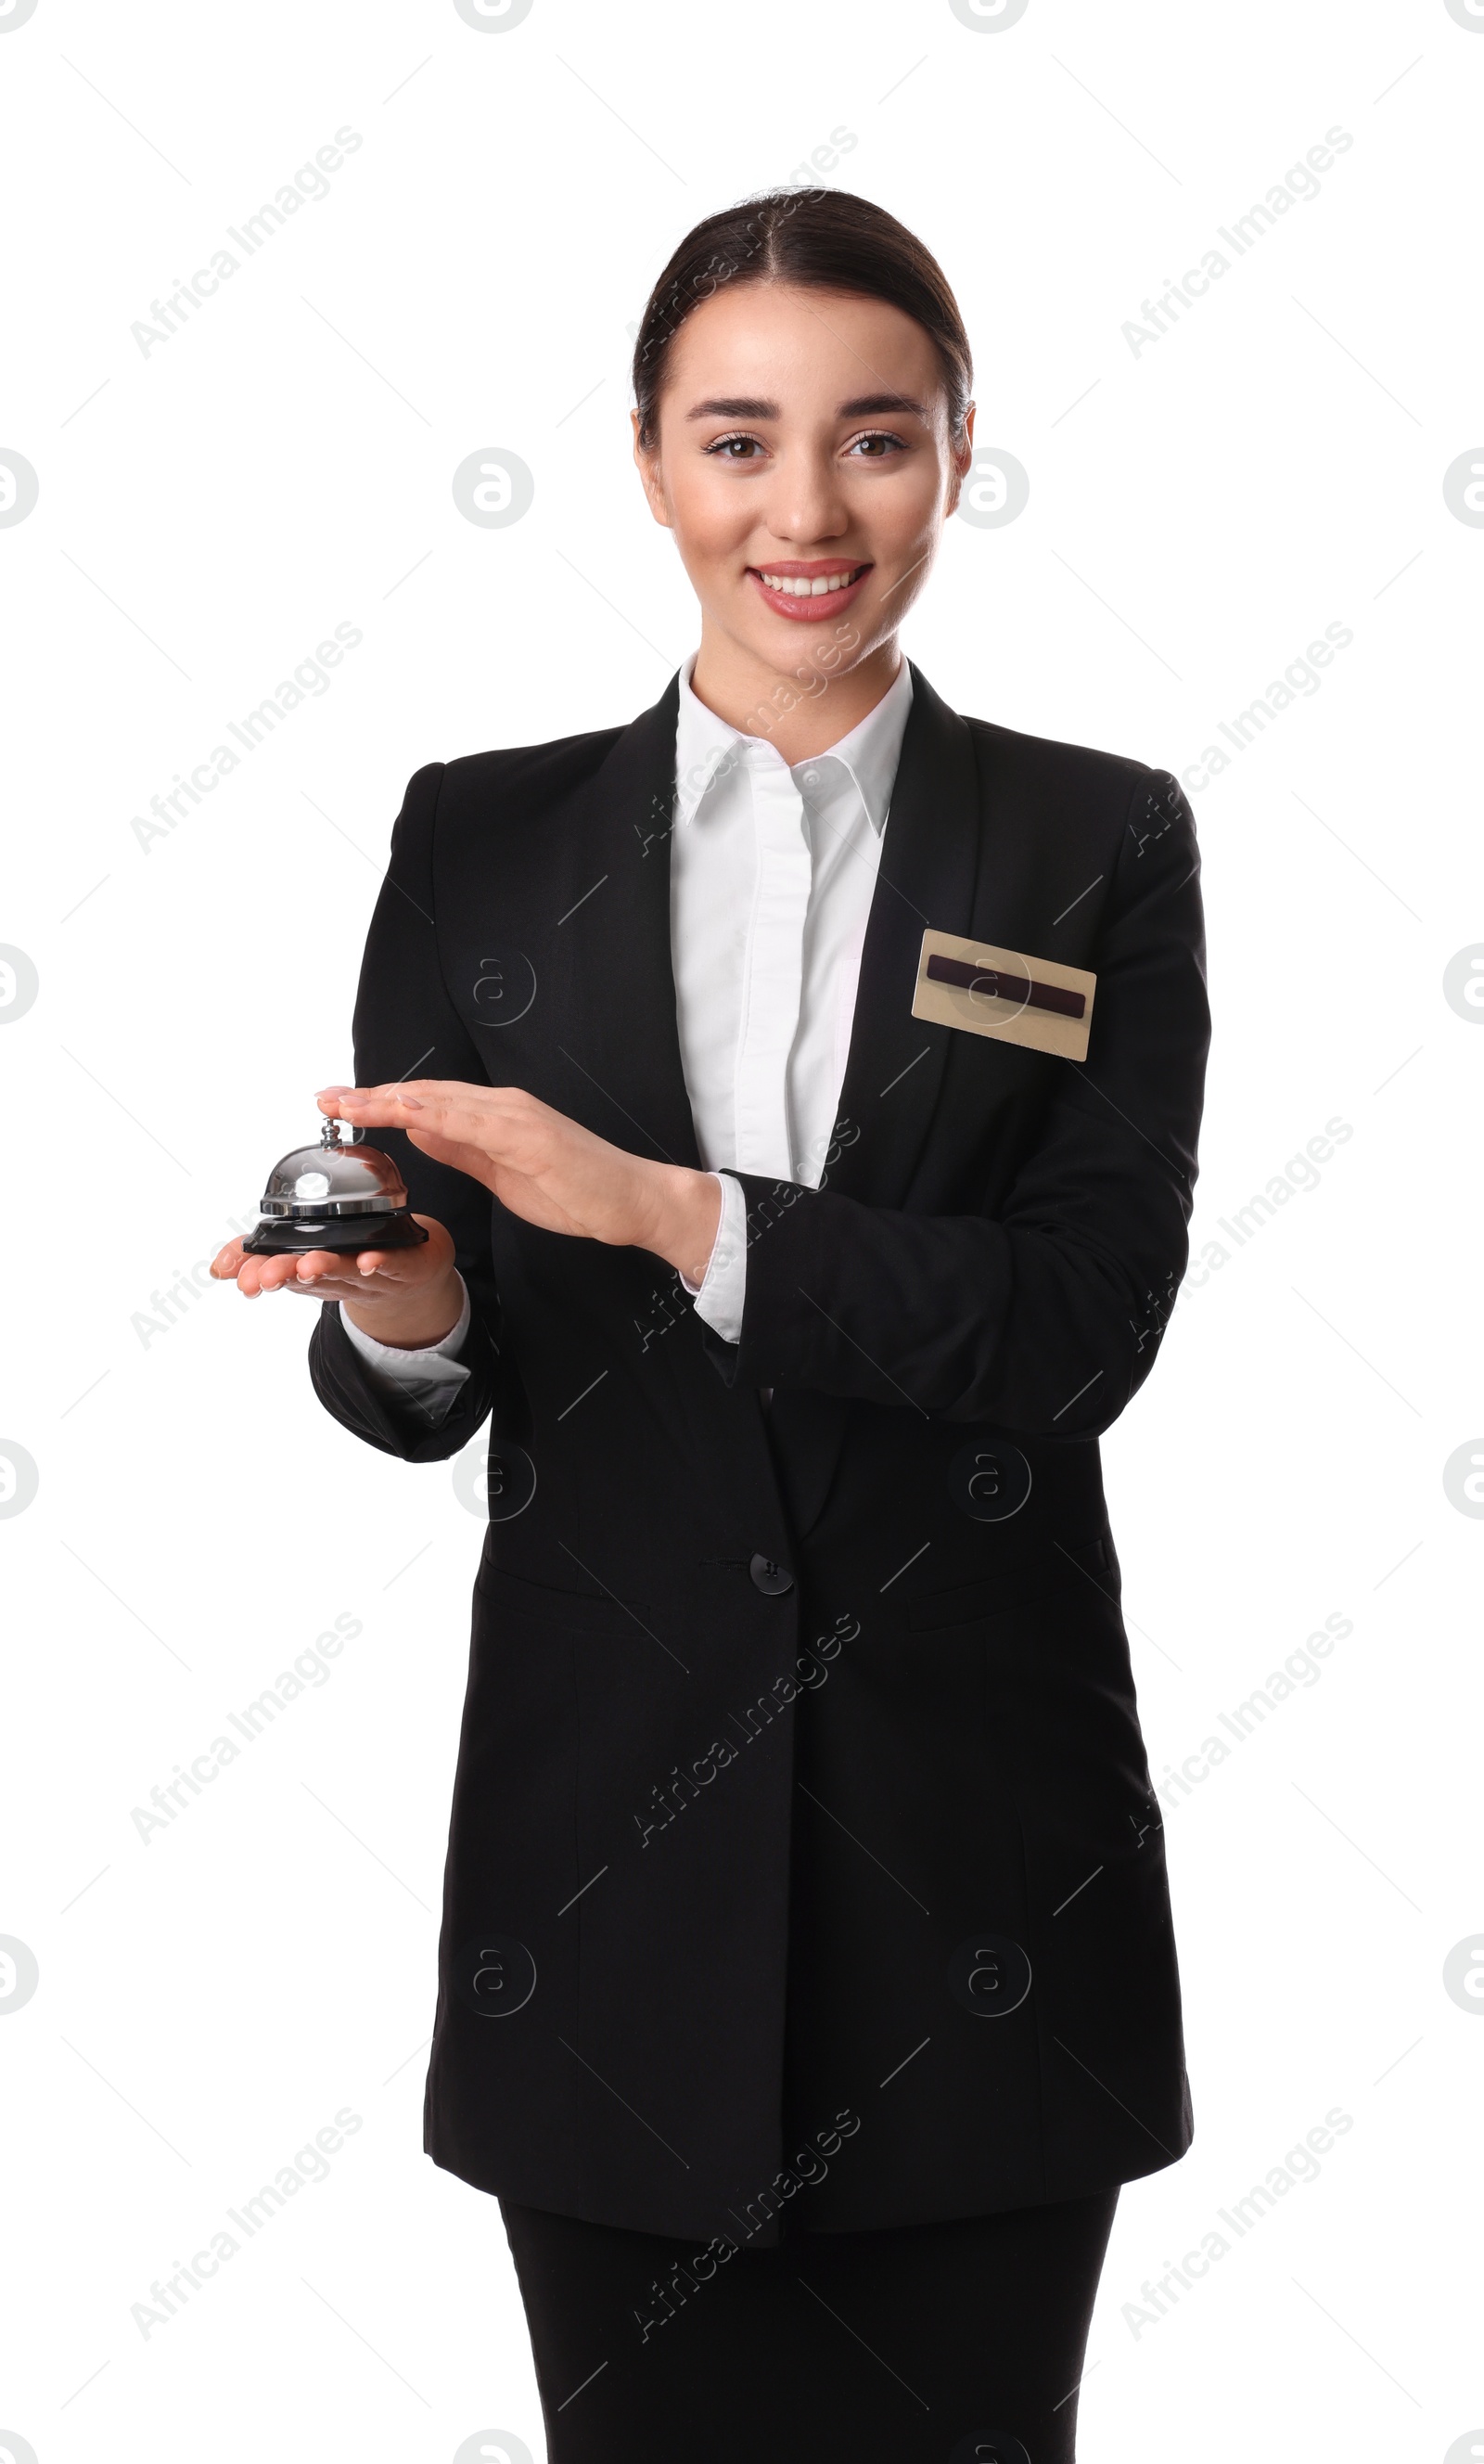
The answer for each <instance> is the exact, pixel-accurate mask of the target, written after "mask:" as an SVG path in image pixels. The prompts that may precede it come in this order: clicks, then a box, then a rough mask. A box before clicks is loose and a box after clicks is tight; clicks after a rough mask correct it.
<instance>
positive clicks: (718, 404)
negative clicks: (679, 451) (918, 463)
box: [686, 393, 928, 419]
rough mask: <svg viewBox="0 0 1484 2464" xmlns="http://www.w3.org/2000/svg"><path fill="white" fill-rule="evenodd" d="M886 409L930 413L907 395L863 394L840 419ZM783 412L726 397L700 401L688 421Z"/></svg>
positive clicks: (750, 399)
mask: <svg viewBox="0 0 1484 2464" xmlns="http://www.w3.org/2000/svg"><path fill="white" fill-rule="evenodd" d="M886 410H905V411H910V412H911V413H912V414H913V416H914V417H915V418H918V419H926V418H927V416H928V413H927V411H926V409H925V408H924V407H923V405H922V404H921V403H920V402H917V401H915V400H914V398H913V397H912V395H911V394H907V393H862V394H858V395H856V397H855V398H854V400H853V401H850V402H842V403H841V404H840V407H839V409H838V410H837V413H836V416H837V418H840V419H867V418H870V417H871V416H872V415H873V414H879V413H880V412H882V411H886ZM782 416H783V414H782V411H781V410H780V409H779V407H778V405H777V404H776V403H775V402H765V401H763V400H762V399H761V397H760V396H757V395H753V394H726V395H721V396H718V397H716V398H714V399H712V400H711V401H709V402H698V403H697V404H696V405H695V407H694V408H693V409H692V410H687V413H686V417H687V419H781V418H782Z"/></svg>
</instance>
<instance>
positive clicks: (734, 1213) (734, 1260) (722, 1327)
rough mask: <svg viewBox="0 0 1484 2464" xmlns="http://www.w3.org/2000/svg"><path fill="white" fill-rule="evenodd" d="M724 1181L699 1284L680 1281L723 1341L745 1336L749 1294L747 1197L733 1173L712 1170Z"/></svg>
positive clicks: (703, 1316)
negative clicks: (718, 1214) (718, 1216)
mask: <svg viewBox="0 0 1484 2464" xmlns="http://www.w3.org/2000/svg"><path fill="white" fill-rule="evenodd" d="M711 1178H712V1179H713V1180H717V1181H719V1182H720V1183H721V1221H719V1223H718V1224H717V1226H716V1238H715V1240H714V1241H713V1242H712V1243H711V1254H710V1257H709V1259H708V1261H707V1266H706V1273H705V1275H704V1276H703V1277H702V1279H701V1281H700V1283H698V1284H687V1283H686V1278H685V1276H684V1275H682V1276H681V1279H680V1280H681V1282H682V1283H683V1284H685V1285H686V1289H687V1292H690V1293H691V1294H693V1296H694V1299H695V1306H696V1315H697V1317H702V1318H705V1320H706V1323H707V1325H708V1326H709V1327H711V1328H712V1329H714V1331H715V1332H716V1333H717V1334H719V1335H720V1336H721V1338H722V1341H723V1342H724V1343H739V1342H740V1341H741V1339H742V1308H743V1303H744V1301H745V1300H746V1297H747V1196H746V1193H745V1191H744V1190H743V1187H742V1183H741V1182H740V1181H739V1180H737V1179H736V1178H734V1177H733V1176H732V1174H731V1173H730V1172H722V1173H714V1172H713V1173H712V1175H711Z"/></svg>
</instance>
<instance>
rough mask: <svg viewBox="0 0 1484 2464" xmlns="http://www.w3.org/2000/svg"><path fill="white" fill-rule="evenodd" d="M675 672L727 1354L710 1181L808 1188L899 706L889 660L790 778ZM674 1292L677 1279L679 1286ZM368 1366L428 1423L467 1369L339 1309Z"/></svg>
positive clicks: (673, 919) (872, 876) (729, 1188)
mask: <svg viewBox="0 0 1484 2464" xmlns="http://www.w3.org/2000/svg"><path fill="white" fill-rule="evenodd" d="M694 667H695V660H694V658H693V657H692V658H691V659H689V660H688V661H687V664H686V666H685V668H684V669H683V670H682V671H681V675H680V706H679V715H678V718H677V723H676V740H675V807H674V828H673V838H672V844H671V850H670V957H671V963H672V966H673V969H674V976H675V1022H676V1027H677V1030H678V1033H679V1038H680V1053H681V1063H682V1067H683V1068H684V1071H685V1079H686V1090H687V1094H688V1095H689V1098H690V1111H691V1116H692V1118H693V1120H694V1123H695V1133H696V1145H697V1147H698V1149H699V1151H700V1155H701V1159H702V1162H703V1164H704V1165H705V1166H706V1167H707V1169H708V1170H709V1171H711V1172H712V1173H715V1174H717V1175H718V1176H719V1178H720V1186H721V1192H722V1211H721V1221H720V1222H719V1224H718V1226H717V1231H716V1239H715V1243H714V1244H713V1247H712V1250H711V1255H710V1260H709V1264H708V1266H707V1270H706V1275H705V1278H704V1280H703V1281H702V1282H701V1283H700V1284H699V1285H694V1284H687V1285H686V1289H687V1291H689V1292H692V1293H694V1295H695V1306H696V1311H697V1314H698V1315H699V1316H701V1317H703V1318H705V1320H706V1321H707V1324H708V1325H709V1326H711V1327H713V1328H714V1329H715V1331H716V1332H717V1333H718V1334H720V1335H722V1336H723V1337H725V1339H726V1340H727V1341H728V1342H729V1343H735V1342H736V1340H737V1338H738V1336H739V1334H740V1333H741V1330H742V1309H743V1301H744V1297H745V1292H746V1281H747V1226H746V1213H745V1207H744V1203H743V1195H742V1189H741V1186H740V1184H739V1183H738V1182H737V1181H736V1180H734V1179H732V1178H731V1177H730V1175H729V1174H728V1173H727V1172H726V1171H724V1170H723V1167H724V1166H727V1165H731V1166H732V1167H734V1169H735V1170H736V1171H738V1172H747V1173H761V1174H766V1175H768V1176H769V1177H773V1178H775V1179H778V1180H793V1181H798V1182H801V1183H802V1184H803V1185H804V1186H805V1187H807V1188H810V1189H815V1188H818V1183H819V1177H820V1175H821V1173H822V1171H823V1169H824V1159H825V1156H826V1154H827V1153H828V1150H829V1145H830V1137H831V1133H832V1132H833V1130H834V1128H835V1126H836V1117H837V1112H838V1108H839V1104H840V1086H841V1083H842V1081H843V1078H844V1074H845V1060H846V1055H847V1053H848V1051H849V1047H850V1035H851V1028H852V1025H853V1023H854V1020H855V1006H856V990H857V985H858V983H859V980H860V974H861V952H862V945H863V943H864V940H865V927H866V920H867V917H868V915H869V913H870V907H871V899H872V895H873V892H874V891H875V887H876V875H877V869H878V867H879V865H880V862H881V851H882V841H883V837H884V832H885V827H886V816H887V811H888V808H889V805H890V802H891V793H892V788H893V786H894V784H895V781H896V774H897V764H898V761H899V759H900V758H901V753H902V738H903V735H904V732H905V730H906V720H907V713H908V710H909V709H910V707H911V700H912V679H911V671H910V670H909V668H908V666H907V663H906V659H904V660H903V662H902V664H901V667H900V668H899V669H898V671H897V675H896V678H895V680H894V682H893V683H892V684H891V685H890V686H889V688H888V689H887V691H886V692H885V693H884V694H883V696H882V698H881V700H880V701H879V702H878V703H877V705H876V707H875V709H874V710H872V711H868V712H867V714H866V715H865V717H864V718H863V719H862V721H861V723H860V725H859V726H858V727H854V728H852V729H851V731H850V733H849V734H848V735H847V736H843V737H840V741H839V743H837V744H833V745H831V746H830V748H829V750H828V751H827V752H825V753H819V754H816V755H814V756H813V757H812V758H811V759H809V760H807V761H799V762H797V763H795V764H794V765H792V766H790V764H789V763H787V762H786V761H785V760H784V759H783V757H782V755H781V754H780V753H779V752H778V750H777V748H776V746H775V745H774V744H771V743H770V742H769V741H768V740H767V738H766V737H759V736H751V735H747V734H744V733H743V732H742V731H740V730H739V729H736V728H733V727H731V726H730V725H729V724H728V722H727V721H726V720H725V719H723V718H719V717H718V716H717V715H716V713H715V712H714V711H711V710H709V709H708V708H707V706H706V704H705V703H704V702H702V701H700V700H698V699H697V697H696V694H695V693H693V692H692V690H691V684H690V678H691V674H692V671H693V670H694ZM684 1280H685V1279H684V1278H682V1281H684ZM341 1317H342V1321H343V1323H344V1326H345V1331H346V1333H347V1334H348V1335H349V1337H350V1340H351V1342H352V1343H353V1344H354V1345H355V1347H356V1350H357V1351H358V1352H360V1353H361V1355H362V1356H363V1358H364V1359H365V1360H366V1361H367V1363H368V1364H369V1365H370V1366H371V1367H372V1368H374V1369H375V1370H378V1371H380V1372H382V1373H383V1374H384V1375H386V1377H387V1378H388V1380H389V1381H390V1382H392V1383H394V1384H395V1385H396V1386H397V1388H398V1389H399V1391H400V1392H401V1393H403V1394H404V1396H406V1397H408V1398H409V1399H415V1400H418V1401H420V1402H424V1403H426V1404H427V1405H429V1406H430V1407H431V1408H432V1410H433V1413H434V1417H435V1418H441V1417H442V1412H441V1411H440V1410H439V1409H438V1406H439V1405H440V1404H441V1405H442V1406H443V1407H444V1409H446V1408H447V1404H448V1402H450V1401H451V1400H452V1397H453V1394H454V1392H455V1390H456V1388H457V1387H459V1386H460V1385H462V1384H463V1382H464V1379H465V1378H466V1377H467V1376H468V1375H469V1371H468V1370H467V1369H466V1368H465V1367H464V1366H463V1364H462V1363H461V1362H459V1361H457V1360H455V1359H454V1358H453V1357H452V1356H451V1355H452V1354H453V1353H454V1352H455V1351H456V1350H457V1348H458V1345H459V1344H460V1343H461V1342H462V1340H463V1338H464V1335H465V1333H466V1332H467V1331H468V1327H469V1296H468V1293H467V1292H466V1294H465V1306H464V1310H463V1313H462V1315H461V1317H460V1320H459V1323H458V1325H457V1326H456V1327H454V1328H453V1330H452V1331H451V1332H450V1333H448V1334H447V1335H445V1336H444V1338H443V1341H442V1342H441V1343H436V1344H429V1345H427V1346H426V1348H424V1349H423V1350H421V1351H416V1352H405V1351H401V1350H399V1349H397V1348H396V1347H394V1346H392V1345H388V1344H382V1343H377V1342H376V1341H375V1340H374V1338H373V1337H371V1336H370V1335H367V1334H364V1333H362V1332H361V1331H360V1329H359V1328H358V1327H356V1326H353V1325H352V1324H351V1322H350V1320H349V1319H348V1318H346V1317H345V1316H344V1311H343V1309H342V1311H341Z"/></svg>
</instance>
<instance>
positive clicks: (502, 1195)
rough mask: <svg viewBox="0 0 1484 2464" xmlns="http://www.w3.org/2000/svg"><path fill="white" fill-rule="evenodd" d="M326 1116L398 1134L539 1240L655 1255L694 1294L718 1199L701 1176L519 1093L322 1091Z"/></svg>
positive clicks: (423, 1082) (428, 1087) (444, 1087)
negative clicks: (565, 1236)
mask: <svg viewBox="0 0 1484 2464" xmlns="http://www.w3.org/2000/svg"><path fill="white" fill-rule="evenodd" d="M316 1100H317V1102H318V1105H319V1109H320V1111H322V1112H326V1113H330V1114H332V1115H334V1116H335V1117H336V1118H338V1119H339V1120H342V1121H349V1122H350V1123H351V1124H352V1125H353V1127H355V1128H358V1129H365V1130H403V1131H404V1132H405V1133H406V1135H407V1136H408V1137H409V1138H410V1139H411V1141H412V1144H413V1145H414V1146H415V1147H417V1148H419V1149H420V1150H421V1152H422V1153H423V1154H424V1155H431V1156H432V1158H433V1160H434V1162H435V1163H446V1164H449V1165H451V1166H452V1168H453V1170H454V1171H455V1172H467V1173H468V1174H469V1176H470V1177H471V1178H472V1179H474V1180H482V1181H483V1182H484V1185H485V1187H486V1188H487V1189H490V1190H492V1191H493V1193H494V1195H495V1197H496V1198H497V1199H499V1201H500V1203H501V1205H502V1206H508V1207H509V1209H510V1211H511V1213H512V1214H513V1215H518V1216H519V1217H520V1218H521V1219H522V1221H524V1222H527V1223H535V1224H537V1225H539V1227H540V1229H541V1230H542V1231H543V1232H566V1233H571V1234H574V1235H576V1236H578V1238H580V1239H584V1240H588V1241H603V1242H606V1243H610V1244H611V1245H615V1246H619V1247H623V1248H635V1249H648V1250H651V1251H652V1252H653V1253H654V1255H655V1256H656V1257H660V1258H664V1259H665V1260H666V1262H667V1264H668V1265H672V1266H674V1267H676V1268H677V1269H678V1270H679V1272H680V1273H681V1274H682V1275H684V1277H685V1278H686V1281H687V1283H690V1284H699V1283H700V1282H701V1280H702V1277H703V1276H704V1275H705V1273H706V1267H707V1262H708V1260H709V1257H710V1254H711V1245H712V1243H713V1242H714V1240H715V1238H716V1226H717V1224H718V1222H719V1221H720V1220H721V1198H720V1194H719V1192H718V1190H717V1187H716V1183H715V1181H714V1180H713V1179H712V1177H711V1176H710V1174H709V1173H705V1172H691V1171H689V1170H687V1167H686V1166H685V1165H683V1164H669V1163H650V1162H648V1161H647V1160H646V1159H645V1158H644V1156H643V1155H629V1154H628V1153H627V1152H626V1151H625V1150H624V1149H623V1148H622V1147H615V1146H610V1145H609V1143H608V1141H607V1139H606V1138H600V1137H595V1136H594V1134H593V1133H592V1131H591V1130H584V1129H582V1128H580V1127H579V1126H578V1123H577V1122H576V1121H569V1120H568V1119H567V1117H566V1115H565V1113H563V1112H557V1111H553V1110H552V1108H551V1106H550V1105H549V1104H543V1103H541V1102H539V1101H538V1099H537V1098H536V1097H535V1095H530V1094H528V1093H527V1092H526V1090H525V1089H524V1088H523V1087H469V1086H465V1085H464V1084H463V1083H462V1082H461V1081H460V1080H458V1079H445V1078H413V1079H409V1080H407V1081H405V1082H404V1084H402V1085H399V1086H394V1087H325V1088H322V1089H320V1092H319V1095H318V1097H317V1098H316Z"/></svg>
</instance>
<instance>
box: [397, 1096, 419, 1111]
mask: <svg viewBox="0 0 1484 2464" xmlns="http://www.w3.org/2000/svg"><path fill="white" fill-rule="evenodd" d="M402 1100H403V1102H404V1104H405V1106H406V1108H407V1110H408V1111H409V1112H421V1111H423V1109H424V1105H423V1098H422V1096H421V1095H404V1097H403V1099H402Z"/></svg>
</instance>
